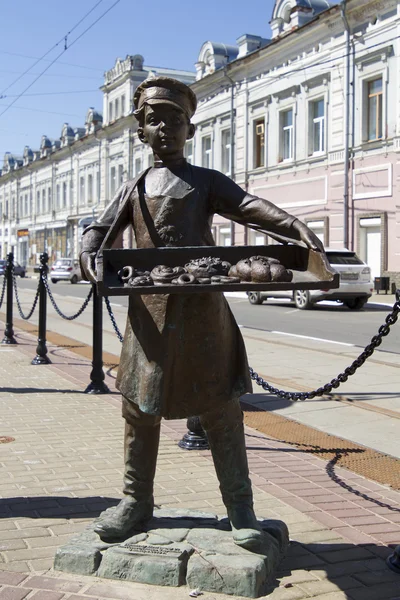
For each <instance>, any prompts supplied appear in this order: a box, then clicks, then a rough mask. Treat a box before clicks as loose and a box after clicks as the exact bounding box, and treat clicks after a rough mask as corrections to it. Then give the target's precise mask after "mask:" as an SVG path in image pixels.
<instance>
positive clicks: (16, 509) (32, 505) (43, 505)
mask: <svg viewBox="0 0 400 600" xmlns="http://www.w3.org/2000/svg"><path fill="white" fill-rule="evenodd" d="M119 501H120V498H107V497H103V496H88V497H86V498H68V497H66V496H20V497H14V498H0V519H15V518H21V517H27V518H29V519H43V518H50V519H51V518H54V519H62V518H64V519H74V518H75V519H78V518H79V519H83V518H88V519H89V518H95V517H98V516H99V514H100V513H101V512H102V511H103V510H105V509H106V508H110V506H116V505H117V504H118V502H119Z"/></svg>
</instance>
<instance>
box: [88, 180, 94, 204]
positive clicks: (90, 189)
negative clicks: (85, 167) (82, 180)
mask: <svg viewBox="0 0 400 600" xmlns="http://www.w3.org/2000/svg"><path fill="white" fill-rule="evenodd" d="M87 185H88V190H87V200H88V204H92V202H93V175H92V174H91V173H90V174H89V175H88V184H87Z"/></svg>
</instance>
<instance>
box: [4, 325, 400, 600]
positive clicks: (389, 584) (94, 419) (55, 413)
mask: <svg viewBox="0 0 400 600" xmlns="http://www.w3.org/2000/svg"><path fill="white" fill-rule="evenodd" d="M17 339H18V346H0V415H1V421H0V423H1V425H0V436H9V437H11V438H14V440H13V441H9V443H2V444H0V481H1V488H0V494H1V497H0V600H5V599H8V600H19V599H23V598H27V599H28V600H30V599H31V598H35V599H36V600H78V599H83V598H92V600H95V599H97V600H105V599H106V598H107V599H109V600H125V599H126V600H128V599H129V600H131V599H134V600H142V599H143V600H144V599H146V600H172V599H177V600H180V599H181V598H182V599H183V598H188V592H189V590H188V589H187V588H179V589H170V588H159V587H156V586H143V585H137V584H131V583H123V582H113V581H106V580H100V579H98V578H84V577H78V576H68V575H66V574H64V573H62V574H60V573H54V572H53V571H52V570H51V567H52V560H53V556H54V553H55V550H56V548H57V547H58V546H59V545H62V544H64V543H65V542H66V541H67V540H68V539H69V537H70V536H71V535H72V534H74V533H76V532H78V531H80V530H81V529H82V528H84V527H85V526H86V524H87V523H88V522H90V521H91V520H92V519H93V518H94V517H96V516H97V515H98V514H99V513H100V512H101V511H102V510H103V509H105V508H107V507H108V506H111V505H114V504H115V503H116V502H117V501H118V498H120V497H121V494H120V489H121V480H122V432H123V422H122V419H121V417H120V400H119V395H118V394H117V393H112V394H110V395H106V396H95V395H94V396H91V395H90V396H87V395H84V394H83V393H82V390H83V389H84V388H85V387H86V385H87V383H88V381H89V373H90V370H91V365H90V363H89V362H88V361H87V360H85V359H83V358H80V357H79V356H77V355H74V354H72V353H71V352H69V351H68V350H66V349H64V348H63V349H60V348H57V347H54V346H51V345H49V356H50V358H51V360H52V361H53V364H52V365H48V366H32V365H30V361H31V359H32V357H33V356H34V354H35V351H34V350H35V347H36V340H35V339H34V338H33V337H31V336H29V335H28V334H26V333H21V332H17ZM107 383H108V385H110V386H112V384H113V379H112V376H110V375H108V376H107ZM185 431H186V427H185V421H168V422H163V426H162V440H161V447H160V455H159V461H158V468H157V475H156V502H157V503H158V504H159V505H164V506H179V507H184V506H185V507H190V508H198V509H203V510H207V511H210V510H213V511H215V512H216V513H219V514H223V513H224V507H223V505H222V503H221V500H220V496H219V492H218V486H217V481H216V477H215V474H214V468H213V464H212V460H211V457H210V453H209V452H203V453H200V452H185V451H183V450H180V449H179V448H178V447H177V443H176V442H177V440H178V439H180V438H181V436H182V434H183V433H184V432H185ZM247 446H248V455H249V464H250V469H251V475H252V480H253V484H254V488H255V503H256V510H257V513H258V515H259V516H260V517H261V516H264V517H270V518H280V519H283V520H285V521H286V523H287V524H288V526H289V529H290V535H291V539H292V543H291V546H290V550H289V554H288V556H287V558H286V559H285V560H284V562H283V563H282V565H281V571H280V572H279V580H278V581H277V582H276V586H277V587H276V588H275V589H274V590H273V591H272V593H271V594H270V595H269V596H268V598H271V600H305V599H306V598H314V599H318V600H344V599H349V600H395V599H397V600H399V599H400V576H399V575H396V574H394V573H392V572H391V571H390V570H389V569H388V568H387V567H386V564H385V562H384V560H383V559H384V558H385V557H386V556H387V555H388V554H390V553H391V552H392V550H391V549H390V546H395V545H397V544H399V543H400V493H399V492H396V491H394V490H392V489H390V488H388V487H386V486H383V485H379V484H377V483H375V482H372V481H369V480H367V479H364V478H363V477H361V476H358V475H355V474H354V473H352V472H351V471H347V470H344V469H341V468H335V465H334V464H328V463H327V462H326V461H324V460H321V459H320V458H318V457H317V456H315V455H310V454H307V453H305V452H303V451H301V450H299V449H298V448H294V447H292V446H290V445H288V444H286V443H284V442H279V441H276V440H274V439H271V438H268V437H267V436H265V435H263V434H261V433H259V432H256V431H255V430H252V429H250V428H247ZM201 597H202V598H204V599H205V600H216V599H217V598H221V599H222V598H224V596H220V595H218V594H210V593H204V595H203V596H201Z"/></svg>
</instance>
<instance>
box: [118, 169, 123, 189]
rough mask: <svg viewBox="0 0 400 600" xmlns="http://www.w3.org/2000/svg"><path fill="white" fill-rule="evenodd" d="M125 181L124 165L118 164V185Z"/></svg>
mask: <svg viewBox="0 0 400 600" xmlns="http://www.w3.org/2000/svg"><path fill="white" fill-rule="evenodd" d="M123 183H124V165H118V186H120V185H122V184H123Z"/></svg>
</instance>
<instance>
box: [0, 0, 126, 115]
mask: <svg viewBox="0 0 400 600" xmlns="http://www.w3.org/2000/svg"><path fill="white" fill-rule="evenodd" d="M119 2H121V0H115V2H114V3H113V4H112V5H111V6H110V7H109V8H108V9H107V10H106V11H104V12H103V13H102V14H101V15H100V16H99V17H98V18H97V19H96V20H95V21H93V23H92V24H91V25H89V27H87V28H86V29H85V30H84V31H82V33H81V34H80V35H78V37H77V38H75V39H74V40H73V41H72V42H71V43H70V44H69V46H66V47H64V49H63V50H62V52H60V54H58V55H57V56H56V57H55V58H54V59H53V60H52V61H51V63H50V64H49V65H48V66H47V67H46V68H45V69H44V70H43V71H42V72H41V73H40V74H39V75H38V76H37V77H36V78H35V79H34V80H33V81H32V82H31V83H30V84H29V85H28V86H27V87H26V88H25V89H24V90H23V91H22V92H21V93H20V94H18V96H17V97H16V98H15V100H13V101H12V102H11V104H9V105H8V106H7V107H6V108H5V109H4V110H3V112H1V113H0V117H2V116H3V115H4V114H5V113H6V112H7V110H8V109H9V108H11V107H12V106H13V104H15V102H16V101H17V100H18V99H19V98H21V96H23V95H24V94H25V92H27V91H28V90H29V89H30V88H31V87H32V86H33V85H34V84H35V83H36V81H37V80H38V79H40V77H41V76H42V75H44V73H46V71H48V70H49V69H50V67H51V66H52V65H54V63H55V62H56V61H57V60H58V59H59V58H60V56H62V55H63V54H64V52H66V51H67V50H68V49H69V48H71V46H73V45H74V44H76V42H77V41H79V40H80V39H81V38H82V37H83V36H84V35H85V34H86V33H87V32H88V31H89V30H90V29H92V27H94V26H95V25H96V24H97V23H98V22H99V21H100V20H101V19H102V18H103V17H104V16H105V15H106V14H107V13H109V12H110V10H112V9H113V8H114V6H116V5H117V4H118V3H119Z"/></svg>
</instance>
